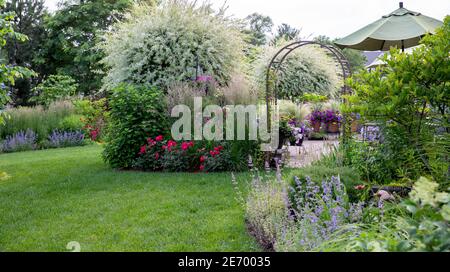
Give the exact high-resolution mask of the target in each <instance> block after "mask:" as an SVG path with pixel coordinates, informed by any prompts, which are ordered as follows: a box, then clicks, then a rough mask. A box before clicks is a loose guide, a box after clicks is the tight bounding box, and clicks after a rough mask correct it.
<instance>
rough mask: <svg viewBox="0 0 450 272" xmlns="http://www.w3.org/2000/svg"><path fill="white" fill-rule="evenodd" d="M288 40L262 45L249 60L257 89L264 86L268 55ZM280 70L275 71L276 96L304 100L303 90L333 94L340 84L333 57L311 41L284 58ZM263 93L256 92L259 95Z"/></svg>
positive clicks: (268, 60) (272, 53)
mask: <svg viewBox="0 0 450 272" xmlns="http://www.w3.org/2000/svg"><path fill="white" fill-rule="evenodd" d="M290 42H293V41H282V42H279V43H278V44H275V45H271V46H267V47H265V48H264V50H263V51H262V52H261V54H260V55H259V56H258V58H257V60H256V61H255V62H254V63H253V68H254V69H253V70H254V80H255V84H256V85H258V86H259V89H260V90H265V84H266V72H267V65H268V63H270V60H271V58H272V57H273V56H274V55H275V54H276V53H277V51H278V50H280V49H281V48H282V47H283V46H286V45H287V44H288V43H290ZM280 71H281V72H280V73H279V74H278V75H277V84H278V85H277V90H278V97H279V98H282V99H288V100H293V101H296V102H298V101H299V100H300V101H307V100H308V99H306V98H307V97H305V96H304V95H305V94H307V95H308V94H318V95H322V96H325V97H327V98H335V97H336V96H337V95H338V90H339V87H340V86H341V85H342V83H341V80H340V79H339V77H338V72H339V71H338V70H337V69H336V65H335V63H334V60H333V59H332V58H331V57H330V56H329V55H328V54H327V52H326V51H324V50H323V49H321V48H320V47H318V46H314V45H311V46H305V47H302V48H299V49H297V50H295V51H294V52H293V53H292V54H290V55H289V56H288V57H287V58H286V60H285V61H284V63H283V64H282V67H281V69H280ZM274 77H275V75H274ZM272 79H273V80H274V79H275V78H272ZM264 95H265V94H264V93H260V97H264Z"/></svg>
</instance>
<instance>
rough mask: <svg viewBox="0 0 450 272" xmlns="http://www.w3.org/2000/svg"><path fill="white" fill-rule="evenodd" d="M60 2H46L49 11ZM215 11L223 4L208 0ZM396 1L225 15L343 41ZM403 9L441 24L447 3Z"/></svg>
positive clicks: (418, 1) (305, 1)
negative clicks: (257, 18)
mask: <svg viewBox="0 0 450 272" xmlns="http://www.w3.org/2000/svg"><path fill="white" fill-rule="evenodd" d="M58 1H59V0H46V2H47V5H48V6H49V7H50V9H51V10H54V9H55V8H56V3H57V2H58ZM210 2H212V3H214V4H215V5H216V6H217V7H219V6H222V5H223V3H224V0H211V1H210ZM398 2H399V1H398V0H227V5H228V6H229V8H228V13H229V14H230V15H234V16H235V17H238V18H244V17H246V16H247V15H248V14H251V13H253V12H258V13H261V14H264V15H268V16H270V17H271V18H272V19H273V20H274V22H275V24H276V25H279V24H281V23H287V24H290V25H292V26H294V27H296V28H301V29H302V36H309V35H312V36H318V35H327V36H329V37H332V38H338V37H344V36H346V35H348V34H351V33H352V32H354V31H356V30H358V29H359V28H361V27H363V26H365V25H367V24H369V23H371V22H373V21H375V20H377V19H379V18H381V16H383V15H386V14H388V13H390V12H391V11H394V10H395V9H397V8H398ZM403 2H404V6H405V8H407V9H409V10H412V11H417V12H421V13H422V14H425V15H427V16H430V17H433V18H436V19H439V20H443V19H444V17H445V15H449V14H450V1H449V0H404V1H403Z"/></svg>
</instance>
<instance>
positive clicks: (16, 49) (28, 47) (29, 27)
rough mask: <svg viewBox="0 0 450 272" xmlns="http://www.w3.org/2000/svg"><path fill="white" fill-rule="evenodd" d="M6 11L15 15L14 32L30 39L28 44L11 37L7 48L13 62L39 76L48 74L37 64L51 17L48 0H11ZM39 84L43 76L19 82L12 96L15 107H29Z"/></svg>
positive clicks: (8, 55)
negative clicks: (47, 23) (48, 19)
mask: <svg viewBox="0 0 450 272" xmlns="http://www.w3.org/2000/svg"><path fill="white" fill-rule="evenodd" d="M5 12H14V13H15V14H16V16H15V17H14V20H13V28H14V31H16V32H18V33H22V34H24V35H26V36H27V37H28V42H26V43H24V42H21V41H20V40H18V39H13V38H9V39H8V41H7V44H6V47H5V51H6V55H7V58H8V61H9V63H11V64H12V65H20V66H24V67H28V68H31V69H33V70H34V71H36V72H37V73H38V74H44V73H45V72H44V71H45V70H44V69H45V68H44V67H45V66H44V65H39V64H37V63H36V62H35V57H36V54H37V52H39V48H40V47H41V45H42V44H43V43H44V41H45V28H44V18H45V16H47V15H48V13H47V9H46V8H45V4H44V0H8V1H7V2H6V7H5ZM37 82H39V77H35V78H27V79H25V78H22V79H17V80H16V82H15V85H14V87H12V88H11V89H12V91H11V96H12V100H13V104H14V105H22V106H23V105H27V104H28V100H29V98H30V96H31V89H32V88H33V86H34V85H35V84H36V83H37Z"/></svg>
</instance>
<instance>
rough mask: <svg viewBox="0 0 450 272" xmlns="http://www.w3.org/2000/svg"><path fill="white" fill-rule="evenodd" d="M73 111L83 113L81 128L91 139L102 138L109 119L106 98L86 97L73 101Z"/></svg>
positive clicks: (97, 139)
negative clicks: (88, 98) (93, 99)
mask: <svg viewBox="0 0 450 272" xmlns="http://www.w3.org/2000/svg"><path fill="white" fill-rule="evenodd" d="M73 104H74V106H75V111H76V113H78V114H81V115H83V119H82V122H83V124H84V126H83V128H84V130H85V132H86V134H87V135H89V137H90V138H91V140H93V141H99V140H102V138H103V134H104V130H105V128H106V126H107V123H108V119H109V109H108V106H107V100H106V98H102V99H99V100H95V101H91V100H87V99H82V100H75V101H74V102H73Z"/></svg>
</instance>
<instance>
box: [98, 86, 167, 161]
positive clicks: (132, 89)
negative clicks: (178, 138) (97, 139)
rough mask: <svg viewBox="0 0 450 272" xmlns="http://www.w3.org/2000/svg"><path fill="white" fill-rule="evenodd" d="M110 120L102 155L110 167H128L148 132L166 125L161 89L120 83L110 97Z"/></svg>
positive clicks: (163, 129)
mask: <svg viewBox="0 0 450 272" xmlns="http://www.w3.org/2000/svg"><path fill="white" fill-rule="evenodd" d="M109 106H110V108H111V111H110V122H109V127H108V132H107V134H108V135H107V137H106V142H107V143H106V146H105V151H104V153H103V155H104V156H103V157H104V159H105V161H106V162H108V163H109V164H110V165H111V166H112V167H113V168H130V167H131V166H132V163H133V160H134V158H135V157H136V150H139V148H140V147H141V146H142V145H143V144H144V143H145V141H146V139H147V138H148V136H149V135H159V134H163V135H164V134H165V133H166V132H167V130H168V128H169V125H168V122H167V115H166V105H165V103H164V99H163V95H162V93H161V91H159V90H158V89H157V88H154V87H146V86H133V85H127V84H120V85H119V86H118V87H116V88H115V89H114V90H113V92H112V94H111V97H110V98H109Z"/></svg>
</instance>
